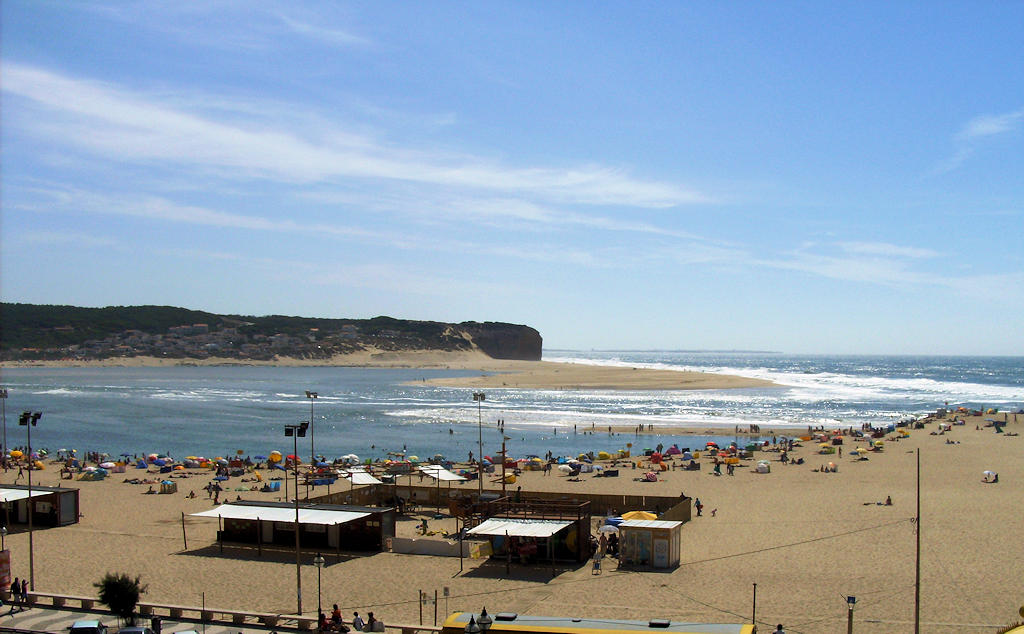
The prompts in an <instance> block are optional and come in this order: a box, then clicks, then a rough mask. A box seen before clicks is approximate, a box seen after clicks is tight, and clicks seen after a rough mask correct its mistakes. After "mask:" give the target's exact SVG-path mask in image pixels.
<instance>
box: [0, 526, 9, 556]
mask: <svg viewBox="0 0 1024 634" xmlns="http://www.w3.org/2000/svg"><path fill="white" fill-rule="evenodd" d="M6 541H7V527H6V526H0V550H7V544H6V543H4V542H6Z"/></svg>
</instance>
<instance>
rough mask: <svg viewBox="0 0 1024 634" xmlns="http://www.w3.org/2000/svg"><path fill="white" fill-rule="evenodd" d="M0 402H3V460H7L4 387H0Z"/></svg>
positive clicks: (5, 396)
mask: <svg viewBox="0 0 1024 634" xmlns="http://www.w3.org/2000/svg"><path fill="white" fill-rule="evenodd" d="M0 401H3V410H4V449H3V459H4V460H7V449H8V447H7V388H6V387H0Z"/></svg>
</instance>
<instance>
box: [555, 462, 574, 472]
mask: <svg viewBox="0 0 1024 634" xmlns="http://www.w3.org/2000/svg"><path fill="white" fill-rule="evenodd" d="M558 470H559V471H561V472H562V473H572V467H570V466H569V465H567V464H560V465H558Z"/></svg>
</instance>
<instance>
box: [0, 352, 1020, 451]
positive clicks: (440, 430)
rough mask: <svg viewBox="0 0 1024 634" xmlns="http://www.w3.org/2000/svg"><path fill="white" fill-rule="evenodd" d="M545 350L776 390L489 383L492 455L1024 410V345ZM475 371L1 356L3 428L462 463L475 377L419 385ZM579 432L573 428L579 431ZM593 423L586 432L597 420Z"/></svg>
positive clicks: (138, 447)
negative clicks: (36, 415) (983, 351)
mask: <svg viewBox="0 0 1024 634" xmlns="http://www.w3.org/2000/svg"><path fill="white" fill-rule="evenodd" d="M544 358H545V360H548V361H573V362H576V363H597V364H612V365H627V366H630V367H652V368H666V369H685V370H696V371H706V372H721V373H727V374H736V375H742V376H751V377H757V378H763V379H768V380H771V381H774V382H776V383H778V384H779V386H778V387H772V388H760V389H743V390H701V391H609V390H591V391H562V390H510V389H489V390H487V391H486V393H487V399H486V401H485V402H484V403H483V404H482V406H481V408H480V411H479V414H480V417H481V419H482V433H483V442H484V453H485V454H492V453H494V452H495V451H497V450H498V449H500V445H501V438H502V435H501V433H500V432H499V431H498V428H497V423H498V421H499V420H503V421H504V423H505V434H506V435H507V436H508V437H509V438H510V439H511V440H510V441H509V452H510V455H515V456H523V455H527V454H540V455H543V454H544V453H545V452H547V451H548V450H550V451H552V452H554V453H555V454H556V455H567V454H575V453H579V452H581V451H590V450H593V451H595V452H596V451H600V450H607V451H614V450H617V449H620V448H625V446H626V443H634V446H635V447H634V450H636V449H642V448H644V447H652V446H654V445H657V444H658V443H659V442H660V443H664V444H665V445H671V444H673V443H678V444H679V445H680V446H683V447H687V446H692V447H697V446H703V444H704V443H705V442H706V441H707V440H709V439H713V440H716V441H717V442H722V441H726V442H727V441H730V440H732V439H733V438H734V435H733V434H734V429H735V427H736V426H737V425H738V426H741V427H746V426H747V425H749V424H751V423H754V424H759V425H761V429H762V432H763V433H765V434H766V435H767V436H770V435H771V434H772V429H773V428H781V427H801V428H802V427H806V426H819V425H824V426H826V427H834V426H840V425H841V426H844V427H847V426H851V425H852V426H855V427H859V426H860V425H861V424H862V423H871V424H874V425H879V424H887V423H890V422H894V421H896V420H899V419H901V418H904V417H906V416H909V415H914V414H920V413H925V412H930V411H934V410H935V409H936V408H937V407H942V406H943V405H944V404H945V403H949V404H950V405H966V406H969V407H972V408H973V407H983V406H984V407H996V408H999V409H1000V411H1006V410H1009V411H1017V410H1020V409H1021V408H1024V357H897V356H825V355H815V356H795V355H785V354H761V353H695V352H660V351H658V352H592V351H586V352H583V351H548V352H546V353H545V357H544ZM466 374H476V373H475V372H472V371H471V372H465V371H450V370H415V369H367V368H330V367H319V368H288V367H171V368H16V369H4V370H3V375H2V381H3V386H4V387H7V388H8V389H9V398H8V399H7V402H6V419H7V420H6V433H7V436H8V444H9V445H10V446H12V447H13V446H19V445H24V444H25V441H26V434H25V428H24V427H20V426H18V424H17V419H18V414H19V413H20V412H21V411H23V410H33V411H40V412H42V413H43V416H42V418H41V419H40V421H39V425H38V426H37V427H35V428H34V429H33V430H32V445H33V448H43V447H45V448H48V449H50V450H51V451H55V450H58V449H71V448H75V449H77V450H78V451H79V452H83V451H101V452H107V453H109V454H111V455H115V456H116V455H118V454H120V453H122V452H128V453H133V454H134V453H143V452H145V453H150V452H166V453H170V454H171V455H172V456H175V457H183V456H186V455H193V454H194V455H206V456H215V455H216V456H219V455H229V454H230V455H234V454H236V453H238V452H242V453H243V454H244V455H250V456H254V455H260V454H262V455H266V454H267V453H269V452H270V451H272V450H275V449H276V450H279V451H282V452H283V453H286V454H287V453H291V452H292V447H293V441H292V439H291V438H285V437H284V425H286V424H295V423H299V422H301V421H303V420H309V416H310V401H309V399H307V398H306V397H305V390H313V391H316V392H318V393H319V395H320V396H319V398H318V399H317V400H316V401H315V402H314V403H313V422H314V429H313V436H312V437H310V436H307V437H306V438H304V439H299V441H298V442H299V444H298V453H299V455H300V456H302V457H306V456H309V455H310V444H311V440H313V441H315V446H316V452H317V454H322V455H326V456H327V457H329V458H333V457H336V456H340V455H344V454H348V453H355V454H357V455H358V456H360V458H363V459H365V458H371V457H372V458H378V457H384V456H386V453H387V452H389V451H402V450H403V449H404V450H407V451H408V453H410V454H416V455H418V456H419V457H421V458H427V457H430V456H433V455H434V454H436V453H441V454H444V455H446V456H447V457H449V458H453V459H459V460H464V459H466V457H467V455H468V453H469V452H470V451H473V452H474V454H475V453H476V451H477V440H478V433H479V432H478V410H477V405H476V404H475V403H474V402H473V399H472V392H473V390H471V389H468V388H446V387H436V386H429V385H425V384H423V383H422V380H423V379H424V378H430V377H437V376H459V375H466ZM638 424H644V425H654V427H655V430H657V429H659V428H668V427H681V426H687V427H692V428H694V429H697V430H701V431H704V430H712V431H711V433H710V434H709V435H707V436H697V437H695V436H680V435H672V434H670V433H665V434H655V435H653V436H641V437H639V438H637V437H635V436H634V435H633V434H616V435H614V436H610V435H609V434H608V432H607V429H608V426H609V425H613V426H617V427H633V426H636V425H638ZM574 429H575V432H574ZM591 430H593V433H584V432H590V431H591Z"/></svg>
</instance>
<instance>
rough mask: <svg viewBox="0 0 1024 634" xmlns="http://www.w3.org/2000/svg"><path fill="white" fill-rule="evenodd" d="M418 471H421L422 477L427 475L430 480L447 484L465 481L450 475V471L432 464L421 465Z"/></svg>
mask: <svg viewBox="0 0 1024 634" xmlns="http://www.w3.org/2000/svg"><path fill="white" fill-rule="evenodd" d="M420 471H422V472H423V474H424V475H428V476H430V477H431V478H434V479H436V480H442V481H447V482H457V481H460V480H465V479H466V478H463V477H462V476H460V475H459V474H457V473H452V472H451V471H449V470H447V469H445V468H444V467H440V466H438V465H433V464H428V465H423V466H422V467H420Z"/></svg>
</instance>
